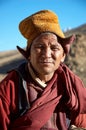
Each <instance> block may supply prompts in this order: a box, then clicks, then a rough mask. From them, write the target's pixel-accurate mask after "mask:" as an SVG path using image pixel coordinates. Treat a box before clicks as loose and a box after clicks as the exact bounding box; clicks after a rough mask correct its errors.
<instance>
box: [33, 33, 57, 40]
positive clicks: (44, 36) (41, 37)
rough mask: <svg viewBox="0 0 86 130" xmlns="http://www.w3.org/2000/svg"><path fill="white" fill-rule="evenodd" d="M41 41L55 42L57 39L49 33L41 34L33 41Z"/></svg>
mask: <svg viewBox="0 0 86 130" xmlns="http://www.w3.org/2000/svg"><path fill="white" fill-rule="evenodd" d="M42 40H50V41H57V40H58V38H57V36H56V35H55V34H53V33H50V32H47V33H46V32H45V33H41V34H40V35H39V36H38V37H36V38H35V39H34V41H42Z"/></svg>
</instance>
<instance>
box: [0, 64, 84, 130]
mask: <svg viewBox="0 0 86 130" xmlns="http://www.w3.org/2000/svg"><path fill="white" fill-rule="evenodd" d="M23 80H24V81H25V82H26V83H27V92H28V102H29V104H30V107H29V108H28V111H27V112H26V113H25V114H24V115H22V116H20V117H18V118H17V119H15V120H11V118H12V119H13V116H14V115H15V114H16V113H18V92H19V91H18V86H19V74H18V73H17V72H16V71H15V70H14V71H12V72H10V73H9V74H8V76H7V77H6V78H5V79H4V80H3V81H2V82H1V83H0V130H67V129H68V126H67V120H66V118H69V120H71V121H72V122H73V121H74V120H75V118H76V116H77V115H78V114H79V113H86V88H85V87H84V85H83V83H82V81H81V80H80V79H79V78H78V77H77V76H76V75H75V74H74V73H73V72H71V70H69V69H68V67H67V66H66V65H64V64H61V65H60V67H59V68H58V69H57V70H56V72H55V74H54V76H53V78H52V79H51V81H49V82H48V83H47V87H46V88H44V89H41V87H40V86H39V85H38V84H37V83H36V82H35V81H34V80H33V79H32V78H31V76H30V74H29V73H28V74H27V71H26V72H25V74H24V76H23ZM32 88H33V89H32ZM39 88H40V89H39ZM31 90H32V94H31ZM30 94H31V95H30Z"/></svg>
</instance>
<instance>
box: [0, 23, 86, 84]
mask: <svg viewBox="0 0 86 130" xmlns="http://www.w3.org/2000/svg"><path fill="white" fill-rule="evenodd" d="M64 34H65V36H66V37H67V36H70V35H72V34H75V35H76V40H75V42H74V43H73V44H72V45H71V49H70V53H69V55H68V56H67V57H66V59H65V64H67V65H68V66H69V68H70V69H71V70H72V71H73V72H74V73H76V74H77V75H78V76H79V77H80V78H81V79H82V80H83V82H84V84H85V85H86V24H83V25H81V26H79V27H77V28H73V29H71V30H67V31H66V32H64ZM24 60H25V59H24V58H23V57H22V55H21V54H20V53H19V52H18V51H17V50H11V51H10V50H9V51H6V52H0V81H1V80H2V79H3V78H4V77H5V76H6V72H7V71H9V70H11V69H12V68H14V67H17V66H18V65H19V64H21V62H24Z"/></svg>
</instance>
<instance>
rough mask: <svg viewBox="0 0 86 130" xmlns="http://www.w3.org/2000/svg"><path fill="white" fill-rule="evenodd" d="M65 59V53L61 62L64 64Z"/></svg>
mask: <svg viewBox="0 0 86 130" xmlns="http://www.w3.org/2000/svg"><path fill="white" fill-rule="evenodd" d="M65 57H66V54H65V53H63V56H62V59H61V62H64V60H65Z"/></svg>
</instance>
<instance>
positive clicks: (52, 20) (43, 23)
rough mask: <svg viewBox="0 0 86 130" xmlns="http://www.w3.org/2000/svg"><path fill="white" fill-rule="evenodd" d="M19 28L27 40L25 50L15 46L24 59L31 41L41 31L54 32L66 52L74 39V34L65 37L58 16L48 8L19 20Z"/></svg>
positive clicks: (27, 54)
mask: <svg viewBox="0 0 86 130" xmlns="http://www.w3.org/2000/svg"><path fill="white" fill-rule="evenodd" d="M19 30H20V32H21V34H22V35H23V36H24V37H25V38H26V39H27V40H28V42H27V47H26V50H23V49H22V48H20V47H19V46H17V49H18V50H19V51H20V53H22V55H23V56H24V57H26V59H27V58H28V56H29V47H30V45H31V43H32V41H33V40H34V39H35V38H36V37H37V36H39V35H40V34H41V33H43V32H51V33H54V34H56V35H57V36H58V38H60V42H61V45H62V47H63V49H64V52H65V53H66V54H67V53H68V52H69V50H70V44H71V43H73V41H74V39H75V36H74V35H72V36H70V37H67V38H65V36H64V33H63V32H62V30H61V28H60V25H59V21H58V16H57V15H56V14H55V13H54V12H52V11H50V10H41V11H39V12H36V13H34V14H32V15H31V16H29V17H27V18H25V19H24V20H23V21H21V22H20V24H19Z"/></svg>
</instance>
